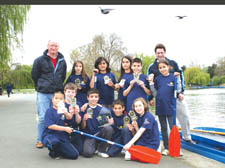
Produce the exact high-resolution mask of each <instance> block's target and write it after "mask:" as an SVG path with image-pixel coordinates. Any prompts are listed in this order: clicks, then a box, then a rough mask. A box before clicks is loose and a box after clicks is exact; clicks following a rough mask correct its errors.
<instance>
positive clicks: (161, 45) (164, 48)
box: [155, 44, 166, 53]
mask: <svg viewBox="0 0 225 168" xmlns="http://www.w3.org/2000/svg"><path fill="white" fill-rule="evenodd" d="M159 48H160V49H163V50H164V51H165V52H166V47H165V46H164V45H163V44H157V45H156V46H155V53H156V50H157V49H159Z"/></svg>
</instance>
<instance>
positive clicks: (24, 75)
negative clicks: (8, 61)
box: [10, 65, 34, 89]
mask: <svg viewBox="0 0 225 168" xmlns="http://www.w3.org/2000/svg"><path fill="white" fill-rule="evenodd" d="M31 69H32V65H17V66H16V68H15V70H12V71H11V72H10V83H11V84H12V85H13V87H14V88H17V89H30V88H33V86H34V84H33V80H32V78H31Z"/></svg>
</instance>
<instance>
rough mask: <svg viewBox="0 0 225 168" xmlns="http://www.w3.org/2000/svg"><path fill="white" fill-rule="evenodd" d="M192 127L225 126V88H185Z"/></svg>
mask: <svg viewBox="0 0 225 168" xmlns="http://www.w3.org/2000/svg"><path fill="white" fill-rule="evenodd" d="M185 99H186V102H187V104H188V109H189V117H190V124H191V128H193V127H197V126H201V127H217V128H225V89H224V88H221V89H217V88H210V89H195V90H185Z"/></svg>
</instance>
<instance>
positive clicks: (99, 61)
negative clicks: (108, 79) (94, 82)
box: [95, 57, 111, 73]
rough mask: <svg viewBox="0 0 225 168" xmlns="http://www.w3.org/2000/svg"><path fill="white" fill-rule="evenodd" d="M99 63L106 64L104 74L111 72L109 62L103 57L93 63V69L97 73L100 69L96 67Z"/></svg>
mask: <svg viewBox="0 0 225 168" xmlns="http://www.w3.org/2000/svg"><path fill="white" fill-rule="evenodd" d="M101 61H105V62H106V64H107V67H106V72H107V73H109V72H110V71H111V68H109V62H108V61H107V59H106V58H104V57H98V58H97V60H96V61H95V68H96V69H98V70H99V73H100V69H99V68H98V65H99V64H100V63H101Z"/></svg>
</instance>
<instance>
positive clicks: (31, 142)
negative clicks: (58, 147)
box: [0, 94, 225, 168]
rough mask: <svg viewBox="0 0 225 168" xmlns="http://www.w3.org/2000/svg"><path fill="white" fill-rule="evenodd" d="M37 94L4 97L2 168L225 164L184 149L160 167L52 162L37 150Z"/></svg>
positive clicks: (208, 167) (119, 161) (131, 166)
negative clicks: (181, 153)
mask: <svg viewBox="0 0 225 168" xmlns="http://www.w3.org/2000/svg"><path fill="white" fill-rule="evenodd" d="M35 143H36V94H12V95H11V96H10V97H9V98H8V97H7V96H6V95H2V96H0V167H1V168H40V167H48V168H62V167H66V168H74V167H79V168H81V167H82V168H105V167H107V168H115V167H116V168H137V167H138V168H151V167H157V168H158V167H163V168H176V167H177V168H212V167H213V168H222V167H225V164H222V163H220V162H217V161H214V160H211V159H208V158H206V157H203V156H201V155H198V154H195V153H192V152H189V151H186V150H184V149H182V151H183V154H184V155H183V156H182V157H179V158H173V157H170V156H162V158H161V161H160V163H159V164H157V165H153V164H149V163H140V162H136V161H125V160H124V158H123V157H124V156H123V155H120V156H118V157H114V158H100V157H98V156H97V155H96V156H94V157H93V158H84V157H82V156H79V158H78V159H77V160H67V159H60V160H55V159H51V158H50V157H49V156H48V150H47V149H46V148H44V149H37V148H35Z"/></svg>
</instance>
